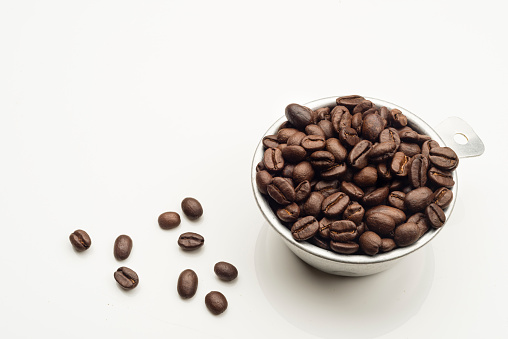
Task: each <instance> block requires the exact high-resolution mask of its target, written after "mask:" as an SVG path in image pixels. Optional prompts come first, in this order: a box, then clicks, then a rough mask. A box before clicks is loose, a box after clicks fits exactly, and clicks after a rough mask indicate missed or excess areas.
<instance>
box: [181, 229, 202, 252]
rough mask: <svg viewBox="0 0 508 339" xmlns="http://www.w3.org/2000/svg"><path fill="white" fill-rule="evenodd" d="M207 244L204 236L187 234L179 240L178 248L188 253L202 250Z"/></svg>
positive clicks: (182, 235)
mask: <svg viewBox="0 0 508 339" xmlns="http://www.w3.org/2000/svg"><path fill="white" fill-rule="evenodd" d="M204 243H205V238H203V236H201V235H199V234H197V233H193V232H186V233H183V234H181V235H180V237H179V238H178V246H180V247H181V248H182V249H184V250H186V251H192V250H196V249H198V248H200V247H201V246H203V244H204Z"/></svg>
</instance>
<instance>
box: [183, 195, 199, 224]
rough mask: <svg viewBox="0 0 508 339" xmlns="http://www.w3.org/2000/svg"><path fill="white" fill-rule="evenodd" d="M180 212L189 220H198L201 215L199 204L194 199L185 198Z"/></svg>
mask: <svg viewBox="0 0 508 339" xmlns="http://www.w3.org/2000/svg"><path fill="white" fill-rule="evenodd" d="M181 207H182V211H183V213H184V214H185V215H186V216H187V218H189V219H191V220H195V219H198V218H199V217H201V216H202V215H203V207H202V206H201V203H200V202H199V201H197V200H196V199H194V198H185V199H183V200H182V204H181Z"/></svg>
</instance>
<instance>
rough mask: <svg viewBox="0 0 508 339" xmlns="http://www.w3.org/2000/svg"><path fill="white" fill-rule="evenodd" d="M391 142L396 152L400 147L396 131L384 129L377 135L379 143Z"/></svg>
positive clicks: (391, 128)
mask: <svg viewBox="0 0 508 339" xmlns="http://www.w3.org/2000/svg"><path fill="white" fill-rule="evenodd" d="M390 141H391V142H393V143H395V150H398V148H399V146H400V137H399V133H398V132H397V130H396V129H395V128H393V127H390V128H385V129H384V130H383V131H382V132H381V134H379V142H390Z"/></svg>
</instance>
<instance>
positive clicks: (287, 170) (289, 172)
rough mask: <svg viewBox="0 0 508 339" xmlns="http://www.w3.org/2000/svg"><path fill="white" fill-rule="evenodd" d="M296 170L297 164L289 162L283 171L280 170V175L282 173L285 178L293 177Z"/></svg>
mask: <svg viewBox="0 0 508 339" xmlns="http://www.w3.org/2000/svg"><path fill="white" fill-rule="evenodd" d="M294 170H295V164H290V163H287V164H286V165H285V166H284V168H283V169H282V172H280V175H282V176H283V177H285V178H293V171H294ZM270 182H271V181H270Z"/></svg>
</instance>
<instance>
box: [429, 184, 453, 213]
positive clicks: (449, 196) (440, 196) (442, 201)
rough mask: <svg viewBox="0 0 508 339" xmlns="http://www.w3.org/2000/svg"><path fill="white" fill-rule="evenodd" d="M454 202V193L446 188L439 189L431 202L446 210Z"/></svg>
mask: <svg viewBox="0 0 508 339" xmlns="http://www.w3.org/2000/svg"><path fill="white" fill-rule="evenodd" d="M452 200H453V192H452V191H450V190H449V189H448V188H446V187H440V188H438V189H437V190H436V191H435V192H434V193H433V194H432V197H431V198H430V202H431V203H434V204H436V205H438V206H439V207H441V209H445V208H446V207H448V206H449V205H450V203H451V202H452Z"/></svg>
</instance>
